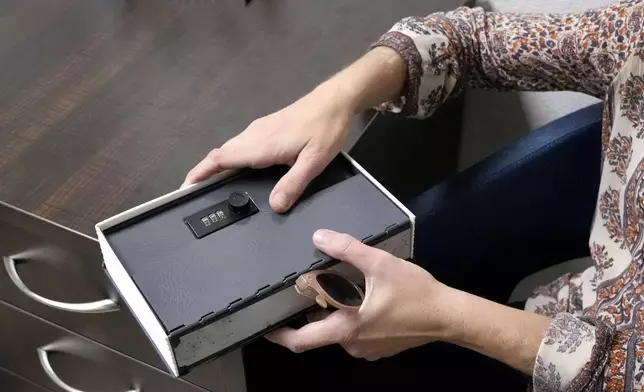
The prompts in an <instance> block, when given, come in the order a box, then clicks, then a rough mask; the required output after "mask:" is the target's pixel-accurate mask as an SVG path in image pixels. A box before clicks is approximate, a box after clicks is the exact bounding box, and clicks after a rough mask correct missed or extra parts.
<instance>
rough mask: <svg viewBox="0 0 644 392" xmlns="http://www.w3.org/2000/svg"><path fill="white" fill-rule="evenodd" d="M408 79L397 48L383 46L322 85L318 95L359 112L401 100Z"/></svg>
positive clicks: (315, 92)
mask: <svg viewBox="0 0 644 392" xmlns="http://www.w3.org/2000/svg"><path fill="white" fill-rule="evenodd" d="M406 77H407V71H406V68H405V62H404V61H403V59H402V57H401V56H400V55H399V54H398V53H397V52H396V51H394V50H393V49H390V48H386V47H379V48H375V49H373V50H371V51H369V52H367V53H366V54H365V55H364V56H362V57H361V58H360V59H358V60H357V61H355V62H354V63H353V64H351V65H349V66H348V67H347V68H345V69H343V70H342V71H340V72H338V73H337V74H336V75H334V76H333V77H331V78H330V79H328V80H327V81H325V82H324V83H322V84H321V85H320V86H318V87H317V88H316V89H315V90H314V94H323V95H325V96H326V97H329V98H331V99H330V100H326V101H327V102H334V103H336V104H339V105H342V106H344V107H345V108H347V109H348V110H351V111H352V112H353V113H359V112H361V111H363V110H366V109H369V108H371V107H373V106H376V105H378V104H380V103H381V102H384V101H388V100H392V99H395V98H396V97H398V96H399V95H400V91H401V90H402V88H403V86H404V84H405V79H406Z"/></svg>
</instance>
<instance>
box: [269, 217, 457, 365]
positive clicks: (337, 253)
mask: <svg viewBox="0 0 644 392" xmlns="http://www.w3.org/2000/svg"><path fill="white" fill-rule="evenodd" d="M313 238H314V243H315V245H316V246H317V247H318V248H319V249H320V250H322V251H323V252H325V253H326V254H328V255H329V256H331V257H333V258H335V259H338V260H342V261H344V262H347V263H350V264H352V265H353V266H354V267H356V268H358V269H360V270H361V271H362V272H363V274H364V276H365V283H366V293H365V299H364V302H363V304H362V306H361V308H360V310H359V311H357V312H356V311H348V310H337V311H335V312H333V313H329V312H328V311H323V310H320V311H318V312H316V313H314V315H313V320H311V321H313V322H311V323H309V324H307V325H306V326H304V327H302V328H300V329H299V330H295V329H291V328H282V329H280V330H277V331H274V332H273V333H271V334H270V335H268V336H267V337H268V339H269V340H271V341H273V342H276V343H278V344H281V345H283V346H285V347H287V348H289V349H291V350H292V351H294V352H302V351H305V350H310V349H313V348H317V347H321V346H325V345H330V344H340V345H342V346H343V347H344V348H345V349H346V351H347V352H348V353H349V354H351V355H352V356H354V357H358V358H366V359H368V360H375V359H378V358H382V357H388V356H391V355H394V354H397V353H399V352H401V351H404V350H407V349H410V348H413V347H417V346H420V345H423V344H425V343H428V342H431V341H435V340H438V339H444V338H446V336H447V333H448V332H449V326H448V323H449V320H450V317H449V312H450V308H449V306H450V302H449V298H448V296H449V294H450V290H451V289H449V288H448V287H447V286H445V285H443V284H441V283H439V282H438V281H436V280H435V279H434V278H433V277H432V276H431V275H430V274H429V273H428V272H427V271H425V270H424V269H422V268H420V267H418V266H417V265H415V264H412V263H410V262H407V261H405V260H402V259H399V258H397V257H394V256H392V255H391V254H389V253H387V252H384V251H382V250H379V249H375V248H372V247H369V246H367V245H364V244H363V243H361V242H360V241H358V240H356V239H355V238H353V237H351V236H349V235H346V234H339V233H335V232H331V231H327V230H321V231H318V232H316V234H315V235H314V237H313Z"/></svg>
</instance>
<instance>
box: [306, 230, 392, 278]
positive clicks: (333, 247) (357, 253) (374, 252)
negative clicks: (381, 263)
mask: <svg viewBox="0 0 644 392" xmlns="http://www.w3.org/2000/svg"><path fill="white" fill-rule="evenodd" d="M313 243H314V244H315V246H317V248H318V249H320V250H321V251H322V252H324V253H326V254H327V255H329V256H331V257H333V258H334V259H337V260H341V261H344V262H347V263H349V264H351V265H353V266H354V267H356V268H358V269H359V270H361V271H362V273H363V274H365V276H366V275H370V273H371V271H372V269H373V268H374V264H375V263H376V262H377V261H378V260H380V259H382V253H383V251H381V250H379V249H376V248H372V247H370V246H367V245H365V244H363V243H362V242H361V241H358V240H357V239H355V238H354V237H352V236H350V235H348V234H342V233H337V232H335V231H331V230H324V229H323V230H318V231H316V232H315V234H313Z"/></svg>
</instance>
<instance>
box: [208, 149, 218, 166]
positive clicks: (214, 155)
mask: <svg viewBox="0 0 644 392" xmlns="http://www.w3.org/2000/svg"><path fill="white" fill-rule="evenodd" d="M206 159H208V162H209V163H210V164H212V165H215V164H217V163H218V162H219V160H220V159H221V150H220V149H218V148H215V149H214V150H212V151H210V152H209V153H208V155H206Z"/></svg>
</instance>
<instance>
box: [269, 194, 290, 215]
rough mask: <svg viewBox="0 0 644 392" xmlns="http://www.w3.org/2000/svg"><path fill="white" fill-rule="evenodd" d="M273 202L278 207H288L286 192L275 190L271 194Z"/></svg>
mask: <svg viewBox="0 0 644 392" xmlns="http://www.w3.org/2000/svg"><path fill="white" fill-rule="evenodd" d="M273 203H274V204H275V205H277V206H278V207H279V208H281V209H284V210H286V209H287V208H288V207H289V202H288V198H287V197H286V193H284V192H282V191H277V192H276V193H275V194H274V195H273Z"/></svg>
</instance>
